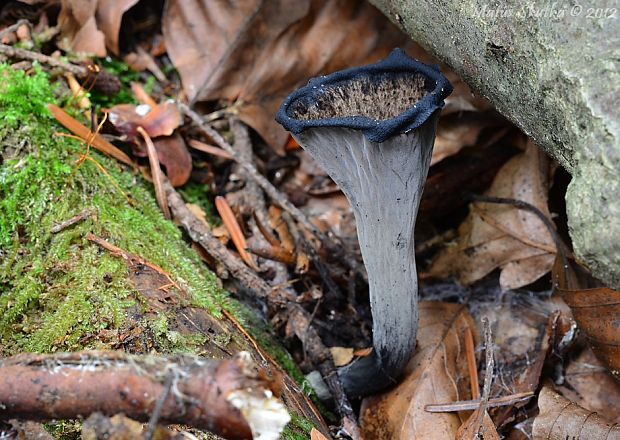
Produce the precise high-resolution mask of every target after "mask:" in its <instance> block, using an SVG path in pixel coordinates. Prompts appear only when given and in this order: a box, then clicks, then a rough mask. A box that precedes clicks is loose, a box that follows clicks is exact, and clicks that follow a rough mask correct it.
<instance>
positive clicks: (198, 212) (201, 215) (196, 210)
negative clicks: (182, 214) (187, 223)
mask: <svg viewBox="0 0 620 440" xmlns="http://www.w3.org/2000/svg"><path fill="white" fill-rule="evenodd" d="M185 206H187V209H189V210H190V211H191V212H192V214H194V215H195V216H196V218H197V219H198V220H200V221H201V222H202V223H203V224H204V225H205V227H207V228H209V229H211V225H210V224H209V222H208V221H207V214H206V213H205V212H204V210H203V209H202V208H201V207H200V205H196V204H195V203H186V204H185Z"/></svg>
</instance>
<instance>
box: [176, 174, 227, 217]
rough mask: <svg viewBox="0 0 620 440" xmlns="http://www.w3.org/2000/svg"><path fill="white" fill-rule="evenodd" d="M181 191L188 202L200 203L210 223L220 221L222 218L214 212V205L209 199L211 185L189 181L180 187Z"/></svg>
mask: <svg viewBox="0 0 620 440" xmlns="http://www.w3.org/2000/svg"><path fill="white" fill-rule="evenodd" d="M179 192H180V193H181V195H182V196H183V199H184V200H185V201H186V202H187V203H193V204H194V205H198V206H199V207H200V209H202V210H203V212H204V213H205V217H206V218H207V221H208V222H209V224H211V225H217V224H219V223H220V218H219V216H217V215H215V214H214V212H213V205H212V204H211V203H210V201H209V192H210V190H209V185H207V184H202V183H195V182H188V183H187V184H186V185H185V186H184V187H183V188H180V189H179Z"/></svg>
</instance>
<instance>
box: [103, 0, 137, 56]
mask: <svg viewBox="0 0 620 440" xmlns="http://www.w3.org/2000/svg"><path fill="white" fill-rule="evenodd" d="M136 3H138V0H98V2H97V15H96V20H97V27H98V28H99V29H100V30H101V32H103V35H104V36H105V45H106V47H107V48H108V49H109V50H110V51H111V52H112V53H113V54H115V55H118V53H119V49H118V34H119V31H120V30H121V22H122V20H123V14H124V13H125V12H127V11H128V10H129V9H131V7H132V6H134V5H135V4H136Z"/></svg>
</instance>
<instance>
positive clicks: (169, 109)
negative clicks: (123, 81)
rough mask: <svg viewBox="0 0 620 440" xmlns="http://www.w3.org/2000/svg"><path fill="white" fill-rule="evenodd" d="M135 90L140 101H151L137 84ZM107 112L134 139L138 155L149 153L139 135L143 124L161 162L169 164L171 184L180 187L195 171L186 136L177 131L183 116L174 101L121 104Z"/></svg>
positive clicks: (128, 137)
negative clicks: (184, 138)
mask: <svg viewBox="0 0 620 440" xmlns="http://www.w3.org/2000/svg"><path fill="white" fill-rule="evenodd" d="M133 89H134V90H135V91H136V92H137V93H136V94H137V96H138V97H139V99H140V100H141V101H148V102H151V103H152V100H150V101H149V98H150V97H148V95H146V94H144V93H143V92H144V91H143V90H142V89H141V88H139V87H136V86H134V87H133ZM108 115H109V119H110V122H111V123H112V125H114V128H115V129H116V130H117V131H118V132H119V133H121V134H122V135H124V136H125V137H126V138H127V140H129V141H133V142H134V145H135V148H134V151H133V152H134V154H135V155H136V156H138V157H146V156H147V151H146V149H145V148H144V144H143V143H142V142H141V140H140V138H139V137H138V136H137V134H138V128H139V127H141V128H142V129H144V131H146V133H147V134H148V135H149V137H151V139H153V144H154V145H155V149H156V150H157V155H158V157H159V162H160V163H161V164H162V165H163V166H164V167H166V174H167V175H168V178H169V179H170V183H172V185H173V186H175V187H178V186H182V185H184V184H185V183H186V182H187V181H188V179H189V176H190V174H191V172H192V157H191V155H190V154H189V151H188V150H187V145H185V141H184V140H183V138H182V137H181V136H180V135H178V134H174V130H175V129H176V128H177V127H178V126H180V125H181V123H182V119H183V118H182V117H181V113H180V112H179V110H178V108H177V107H176V105H174V103H172V102H164V103H162V104H156V105H154V106H151V105H147V104H142V105H138V106H135V105H132V104H119V105H115V106H114V107H112V108H110V109H109V110H108Z"/></svg>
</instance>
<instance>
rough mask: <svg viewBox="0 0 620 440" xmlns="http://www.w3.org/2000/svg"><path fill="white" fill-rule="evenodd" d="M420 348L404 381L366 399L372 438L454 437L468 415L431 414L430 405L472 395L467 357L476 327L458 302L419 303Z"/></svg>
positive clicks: (365, 417) (368, 431) (364, 414)
mask: <svg viewBox="0 0 620 440" xmlns="http://www.w3.org/2000/svg"><path fill="white" fill-rule="evenodd" d="M419 307H420V325H419V330H418V347H417V349H416V354H415V355H414V356H413V357H412V358H411V360H410V361H409V364H408V365H407V368H406V370H405V377H404V379H403V380H402V382H401V383H400V384H399V385H398V386H396V387H395V388H393V389H392V390H390V391H387V392H385V393H382V394H379V395H376V396H373V397H369V398H367V399H365V400H364V402H363V404H362V410H361V418H362V427H363V429H364V433H365V435H366V437H367V438H372V439H377V440H381V439H390V440H398V439H403V440H404V439H414V438H415V439H426V440H435V439H441V440H444V439H453V438H454V436H455V434H456V432H457V430H458V428H459V426H461V424H462V423H463V421H464V420H465V418H466V417H462V416H461V415H460V414H458V413H430V412H426V411H425V410H424V407H425V406H426V405H427V404H432V403H443V402H451V401H458V400H466V399H469V398H470V396H471V393H470V390H469V386H468V385H469V382H468V380H467V362H466V361H465V352H464V350H465V342H464V334H465V329H467V328H472V329H473V328H475V327H474V326H475V324H474V322H473V320H472V318H471V316H470V315H469V312H468V311H467V309H466V308H465V307H463V306H461V305H458V304H449V303H440V302H428V301H427V302H421V303H420V306H419Z"/></svg>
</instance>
